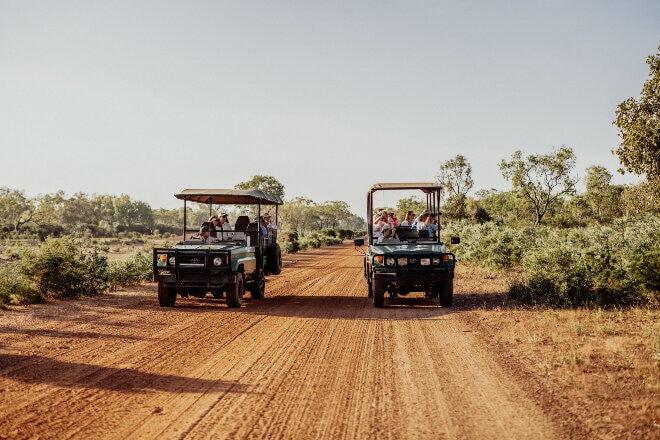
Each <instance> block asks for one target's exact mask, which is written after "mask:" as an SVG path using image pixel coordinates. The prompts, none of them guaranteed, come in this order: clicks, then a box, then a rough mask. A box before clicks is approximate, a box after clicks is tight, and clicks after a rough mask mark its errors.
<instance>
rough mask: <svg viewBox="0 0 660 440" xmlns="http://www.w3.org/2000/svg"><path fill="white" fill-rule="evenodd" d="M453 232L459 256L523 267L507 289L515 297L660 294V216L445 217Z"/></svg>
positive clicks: (621, 298) (611, 299) (638, 298)
mask: <svg viewBox="0 0 660 440" xmlns="http://www.w3.org/2000/svg"><path fill="white" fill-rule="evenodd" d="M454 235H457V236H460V237H461V244H460V245H458V246H452V248H451V250H452V252H454V253H455V254H456V256H457V259H458V260H459V261H465V262H469V263H473V264H478V265H481V266H486V267H491V268H496V269H500V270H511V269H514V270H517V268H521V269H522V279H520V280H517V281H516V282H515V283H514V284H513V285H512V286H511V289H510V291H509V294H510V295H511V297H514V298H518V299H521V300H524V301H528V302H532V303H545V304H550V305H552V306H556V307H574V306H582V305H593V304H598V305H607V304H640V305H641V304H657V303H658V301H659V299H658V290H659V284H660V279H659V278H660V275H658V274H659V273H660V218H659V217H649V218H646V219H642V220H635V221H627V220H624V219H621V220H617V221H615V222H613V223H612V224H611V225H607V226H603V225H595V226H589V227H580V228H569V229H561V228H556V227H550V226H528V227H523V228H512V227H507V226H499V225H496V224H494V223H484V224H480V225H475V224H469V223H464V222H452V223H450V224H446V225H445V227H444V229H443V230H442V232H441V237H442V238H445V237H447V238H448V237H449V236H454Z"/></svg>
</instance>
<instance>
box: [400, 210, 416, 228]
mask: <svg viewBox="0 0 660 440" xmlns="http://www.w3.org/2000/svg"><path fill="white" fill-rule="evenodd" d="M414 221H415V211H408V212H407V213H406V218H405V219H404V220H403V221H402V222H401V226H412V224H413V222H414Z"/></svg>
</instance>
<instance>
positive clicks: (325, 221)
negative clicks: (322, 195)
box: [316, 200, 352, 229]
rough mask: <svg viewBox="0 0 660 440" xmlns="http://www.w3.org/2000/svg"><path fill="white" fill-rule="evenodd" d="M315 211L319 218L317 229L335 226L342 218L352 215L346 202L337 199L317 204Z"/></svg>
mask: <svg viewBox="0 0 660 440" xmlns="http://www.w3.org/2000/svg"><path fill="white" fill-rule="evenodd" d="M316 213H317V215H318V218H319V229H325V228H336V227H338V226H339V225H340V223H341V222H342V221H343V220H345V219H347V218H349V217H351V216H352V214H351V210H350V207H349V206H348V203H346V202H342V201H339V200H333V201H330V202H325V203H323V204H321V205H318V206H317V207H316Z"/></svg>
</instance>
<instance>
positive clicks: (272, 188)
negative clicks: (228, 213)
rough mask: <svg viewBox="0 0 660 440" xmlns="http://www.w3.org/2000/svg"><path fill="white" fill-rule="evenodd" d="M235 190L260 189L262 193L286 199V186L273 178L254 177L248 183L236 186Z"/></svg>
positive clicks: (258, 175)
mask: <svg viewBox="0 0 660 440" xmlns="http://www.w3.org/2000/svg"><path fill="white" fill-rule="evenodd" d="M234 188H235V189H246V190H250V189H258V190H260V191H264V192H267V193H269V194H274V195H276V196H278V197H279V198H281V199H284V185H283V184H282V182H280V181H279V180H277V179H276V178H274V177H273V176H263V175H260V174H257V175H256V176H252V178H251V179H250V180H248V181H246V182H241V183H238V184H236V186H234Z"/></svg>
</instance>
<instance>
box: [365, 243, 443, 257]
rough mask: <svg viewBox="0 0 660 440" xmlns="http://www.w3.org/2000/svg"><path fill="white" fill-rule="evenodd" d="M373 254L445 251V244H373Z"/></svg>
mask: <svg viewBox="0 0 660 440" xmlns="http://www.w3.org/2000/svg"><path fill="white" fill-rule="evenodd" d="M370 251H371V253H373V254H376V255H378V254H383V255H384V254H429V253H444V252H446V251H445V245H444V244H440V243H427V244H422V243H405V244H397V243H393V244H379V245H375V246H374V245H372V246H371V249H370Z"/></svg>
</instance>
